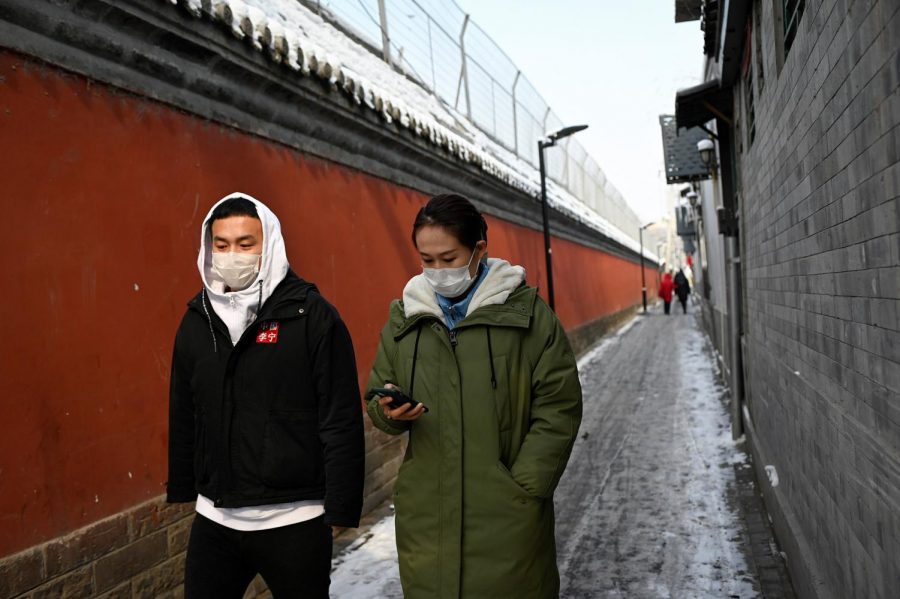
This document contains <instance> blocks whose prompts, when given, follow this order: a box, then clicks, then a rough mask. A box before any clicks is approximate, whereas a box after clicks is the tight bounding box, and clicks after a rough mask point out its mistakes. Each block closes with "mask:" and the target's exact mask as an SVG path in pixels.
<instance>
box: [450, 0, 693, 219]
mask: <svg viewBox="0 0 900 599" xmlns="http://www.w3.org/2000/svg"><path fill="white" fill-rule="evenodd" d="M456 2H457V4H458V5H459V6H460V8H462V9H463V10H464V11H465V12H467V13H469V14H470V15H471V18H472V19H473V20H474V21H475V22H476V23H478V25H479V26H480V27H481V28H482V29H483V30H484V31H486V32H487V33H488V34H490V36H491V37H492V38H493V39H494V41H495V42H496V43H497V44H498V45H499V46H500V47H501V48H502V49H503V50H504V51H505V52H506V54H507V55H508V56H509V57H510V58H511V59H512V60H513V62H515V63H516V64H517V66H518V67H519V69H521V71H522V72H523V74H524V75H525V76H526V77H528V79H529V80H530V81H531V83H532V84H533V85H534V87H535V88H537V90H538V91H539V92H540V93H541V95H542V96H543V97H544V99H545V100H546V101H547V103H548V104H550V106H551V107H552V108H553V110H554V111H555V112H556V113H557V114H558V115H559V116H560V118H561V119H563V121H564V122H565V123H566V124H580V123H587V124H589V125H590V128H589V129H588V130H587V131H584V132H582V133H579V134H578V137H579V140H580V141H581V143H582V144H583V145H584V146H585V148H587V150H588V152H590V153H591V154H592V155H593V157H594V159H595V160H596V161H597V163H598V164H599V165H600V167H601V168H602V169H603V170H604V171H605V172H606V175H607V177H608V178H609V179H610V180H612V182H613V183H614V184H615V185H616V187H617V188H618V189H619V191H621V192H622V194H623V195H624V196H625V199H626V200H627V201H628V203H629V204H630V205H631V206H632V208H634V210H635V211H636V212H637V213H638V215H639V216H640V217H641V219H642V221H645V222H647V221H651V220H656V219H658V218H659V217H661V216H662V215H663V210H664V193H665V176H664V168H663V153H662V136H661V133H660V129H659V121H658V117H659V115H660V114H672V113H674V110H675V106H674V102H675V91H676V90H678V89H680V88H684V87H690V86H692V85H696V84H698V83H701V82H702V77H701V72H702V68H703V34H702V32H701V31H700V23H699V21H693V22H689V23H681V24H678V25H676V24H675V0H456Z"/></svg>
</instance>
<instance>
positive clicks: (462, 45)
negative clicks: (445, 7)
mask: <svg viewBox="0 0 900 599" xmlns="http://www.w3.org/2000/svg"><path fill="white" fill-rule="evenodd" d="M468 26H469V15H466V18H465V19H463V25H462V30H461V31H460V32H459V52H460V57H461V66H460V69H459V83H458V84H457V85H456V101H455V102H453V106H455V107H456V108H459V90H460V88H461V87H463V86H465V88H466V116H467V117H469V120H470V121H471V120H472V100H471V99H470V98H469V69H468V68H466V27H468Z"/></svg>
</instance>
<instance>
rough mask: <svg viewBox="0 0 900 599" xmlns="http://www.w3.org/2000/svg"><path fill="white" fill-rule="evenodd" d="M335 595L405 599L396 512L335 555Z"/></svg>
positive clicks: (349, 598)
mask: <svg viewBox="0 0 900 599" xmlns="http://www.w3.org/2000/svg"><path fill="white" fill-rule="evenodd" d="M331 596H332V597H340V599H373V598H374V597H378V598H380V599H395V598H396V599H402V597H403V591H402V589H401V588H400V570H399V569H398V567H397V546H396V543H395V536H394V516H388V517H387V518H384V519H382V520H381V521H380V522H378V523H377V524H375V525H374V526H373V527H372V528H371V529H370V530H369V531H367V532H366V533H365V534H363V535H362V536H361V537H360V538H359V539H357V540H356V541H355V542H354V543H353V544H352V545H350V546H349V547H347V549H345V550H344V551H343V552H342V553H341V554H340V555H338V556H337V557H336V558H335V559H334V561H333V563H332V567H331Z"/></svg>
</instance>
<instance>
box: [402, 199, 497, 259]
mask: <svg viewBox="0 0 900 599" xmlns="http://www.w3.org/2000/svg"><path fill="white" fill-rule="evenodd" d="M422 227H441V228H442V229H445V230H446V231H447V232H448V233H450V234H451V235H453V236H454V237H456V238H457V239H458V240H459V242H460V243H461V244H463V245H464V246H466V247H467V248H469V249H470V250H473V249H475V245H476V244H477V243H478V242H479V241H482V240H484V241H487V222H485V220H484V217H483V216H482V215H481V212H479V211H478V209H477V208H476V207H475V206H473V205H472V202H470V201H469V200H467V199H466V198H464V197H463V196H461V195H458V194H455V193H445V194H441V195H437V196H434V197H433V198H431V199H430V200H429V201H428V203H427V204H425V205H424V206H422V208H421V209H420V210H419V213H418V214H417V215H416V221H415V222H414V223H413V230H412V242H413V245H417V244H416V233H418V232H419V229H421V228H422Z"/></svg>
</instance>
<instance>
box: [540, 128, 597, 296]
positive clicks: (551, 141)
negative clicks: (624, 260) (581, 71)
mask: <svg viewBox="0 0 900 599" xmlns="http://www.w3.org/2000/svg"><path fill="white" fill-rule="evenodd" d="M587 128H588V126H587V125H573V126H571V127H563V128H562V129H560V130H559V131H556V132H555V133H551V134H549V135H548V136H547V138H546V139H539V140H538V161H539V163H540V169H541V215H542V219H543V225H544V254H545V255H546V257H547V300H548V303H549V304H550V309H551V310H553V311H554V312H555V311H556V301H555V299H554V297H553V260H552V253H553V250H551V249H550V210H549V208H548V207H547V169H546V168H545V166H544V148H549V147H552V146H555V145H556V142H557V141H559V140H560V139H562V138H564V137H568V136H570V135H572V134H573V133H578V132H579V131H584V130H585V129H587Z"/></svg>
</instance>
